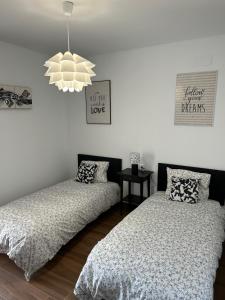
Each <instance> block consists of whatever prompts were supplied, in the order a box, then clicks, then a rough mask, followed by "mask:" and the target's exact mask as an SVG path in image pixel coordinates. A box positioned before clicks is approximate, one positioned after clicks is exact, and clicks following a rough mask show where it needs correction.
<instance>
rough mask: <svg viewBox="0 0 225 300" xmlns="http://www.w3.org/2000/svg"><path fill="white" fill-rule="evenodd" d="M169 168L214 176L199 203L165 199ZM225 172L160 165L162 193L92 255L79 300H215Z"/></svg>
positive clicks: (79, 283) (80, 284) (83, 274)
mask: <svg viewBox="0 0 225 300" xmlns="http://www.w3.org/2000/svg"><path fill="white" fill-rule="evenodd" d="M167 167H169V168H171V169H185V170H191V171H194V172H200V173H209V174H211V184H210V191H209V195H210V198H212V199H214V200H216V201H214V200H206V199H205V201H199V202H198V203H196V204H189V203H185V202H184V203H181V202H177V201H171V200H169V199H168V197H167V196H166V194H165V190H166V187H167ZM224 183H225V172H224V171H217V170H209V169H203V168H202V169H200V168H195V167H193V168H192V167H189V166H178V165H171V164H159V166H158V190H159V191H158V192H156V193H155V194H154V195H152V196H151V197H150V198H148V199H146V200H145V201H144V202H143V203H142V204H141V205H140V206H139V207H138V208H137V209H135V210H134V211H133V212H132V213H130V214H129V215H128V216H127V217H125V218H124V220H123V221H122V222H120V223H119V224H118V225H117V226H116V227H115V228H114V229H113V230H112V231H111V232H110V233H109V234H108V235H107V236H106V237H105V238H104V239H103V240H102V241H101V242H99V243H98V244H97V245H96V246H95V247H94V249H93V250H92V252H91V253H90V255H89V257H88V260H87V262H86V264H85V266H84V268H83V270H82V272H81V274H80V277H79V279H78V281H77V283H76V286H75V290H74V293H75V295H76V296H77V297H78V299H92V298H93V295H94V298H95V299H107V300H110V299H111V300H113V299H192V300H194V299H198V300H212V299H213V283H214V280H215V275H216V269H217V267H218V259H219V257H220V256H221V253H222V242H223V240H224V226H225V210H224V208H222V207H221V205H220V203H221V204H222V203H223V201H224V195H225V192H224V188H225V184H224Z"/></svg>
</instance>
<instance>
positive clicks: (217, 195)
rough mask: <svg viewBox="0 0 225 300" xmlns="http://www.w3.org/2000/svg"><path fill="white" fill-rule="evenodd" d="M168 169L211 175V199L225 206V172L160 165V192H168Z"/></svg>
mask: <svg viewBox="0 0 225 300" xmlns="http://www.w3.org/2000/svg"><path fill="white" fill-rule="evenodd" d="M167 167H169V168H171V169H184V170H189V171H193V172H199V173H208V174H211V180H210V185H209V199H212V200H216V201H219V202H220V204H221V205H224V200H225V171H221V170H214V169H204V168H196V167H189V166H179V165H172V164H165V163H159V164H158V191H165V190H166V186H167V171H166V168H167Z"/></svg>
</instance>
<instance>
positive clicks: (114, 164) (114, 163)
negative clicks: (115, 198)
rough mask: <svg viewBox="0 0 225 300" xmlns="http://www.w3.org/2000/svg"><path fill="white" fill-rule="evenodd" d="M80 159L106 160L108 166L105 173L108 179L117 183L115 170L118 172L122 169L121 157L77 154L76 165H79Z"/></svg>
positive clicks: (117, 178)
mask: <svg viewBox="0 0 225 300" xmlns="http://www.w3.org/2000/svg"><path fill="white" fill-rule="evenodd" d="M82 160H94V161H108V162H109V168H108V173H107V175H108V180H109V181H113V182H117V183H119V176H118V175H117V172H120V171H121V170H122V159H121V158H112V157H104V156H95V155H88V154H78V166H79V165H80V163H81V161H82Z"/></svg>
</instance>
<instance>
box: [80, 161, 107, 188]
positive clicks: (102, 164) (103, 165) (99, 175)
mask: <svg viewBox="0 0 225 300" xmlns="http://www.w3.org/2000/svg"><path fill="white" fill-rule="evenodd" d="M83 161H84V162H87V163H89V164H90V163H93V164H95V165H96V166H97V170H96V172H95V177H94V182H96V183H97V182H99V183H100V182H103V183H104V182H108V178H107V171H108V168H109V162H108V161H92V160H83Z"/></svg>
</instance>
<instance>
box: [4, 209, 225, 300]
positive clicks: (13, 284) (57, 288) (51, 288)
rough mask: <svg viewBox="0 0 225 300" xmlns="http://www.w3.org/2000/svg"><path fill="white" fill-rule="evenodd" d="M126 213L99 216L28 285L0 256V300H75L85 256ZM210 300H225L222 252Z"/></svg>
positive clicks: (114, 211) (18, 271) (14, 266)
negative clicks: (213, 292)
mask: <svg viewBox="0 0 225 300" xmlns="http://www.w3.org/2000/svg"><path fill="white" fill-rule="evenodd" d="M127 213H128V211H127V210H126V211H124V214H123V216H121V214H120V209H119V207H114V208H112V209H111V210H110V211H108V212H107V213H105V214H103V215H102V216H101V217H100V218H99V219H98V220H96V221H95V222H93V223H91V224H90V225H88V226H87V227H86V228H85V229H84V230H83V231H82V232H81V233H79V234H78V235H77V236H76V237H75V238H74V239H73V240H72V241H71V242H70V243H69V244H68V245H66V246H65V247H63V248H62V249H61V250H60V252H59V253H58V254H57V255H56V257H55V258H54V259H53V260H52V261H50V262H49V263H48V264H47V265H46V266H45V267H44V268H42V269H41V270H40V271H38V272H37V273H36V274H35V276H34V277H33V278H32V279H31V281H30V282H26V281H25V279H24V276H23V272H22V271H21V270H20V269H19V268H18V267H17V266H16V265H15V264H14V263H13V262H12V261H11V260H9V259H8V257H7V256H6V255H0V300H36V299H38V300H39V299H41V300H42V299H43V300H58V299H60V300H62V299H64V300H72V299H76V298H75V296H74V295H73V289H74V285H75V282H76V280H77V279H78V276H79V274H80V271H81V269H82V267H83V265H84V263H85V261H86V258H87V256H88V254H89V253H90V251H91V249H92V248H93V246H94V245H95V244H96V243H97V242H98V241H99V240H100V239H102V238H103V237H104V236H105V235H106V234H107V233H108V232H109V231H110V230H111V229H112V228H113V227H114V226H115V225H116V224H117V223H118V222H119V221H121V219H122V218H123V217H124V216H125V215H126V214H127ZM224 248H225V247H224ZM214 299H215V300H225V251H223V256H222V259H221V261H220V267H219V269H218V271H217V278H216V283H215V297H214ZM115 300H116V299H115ZM125 300H128V299H125Z"/></svg>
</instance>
